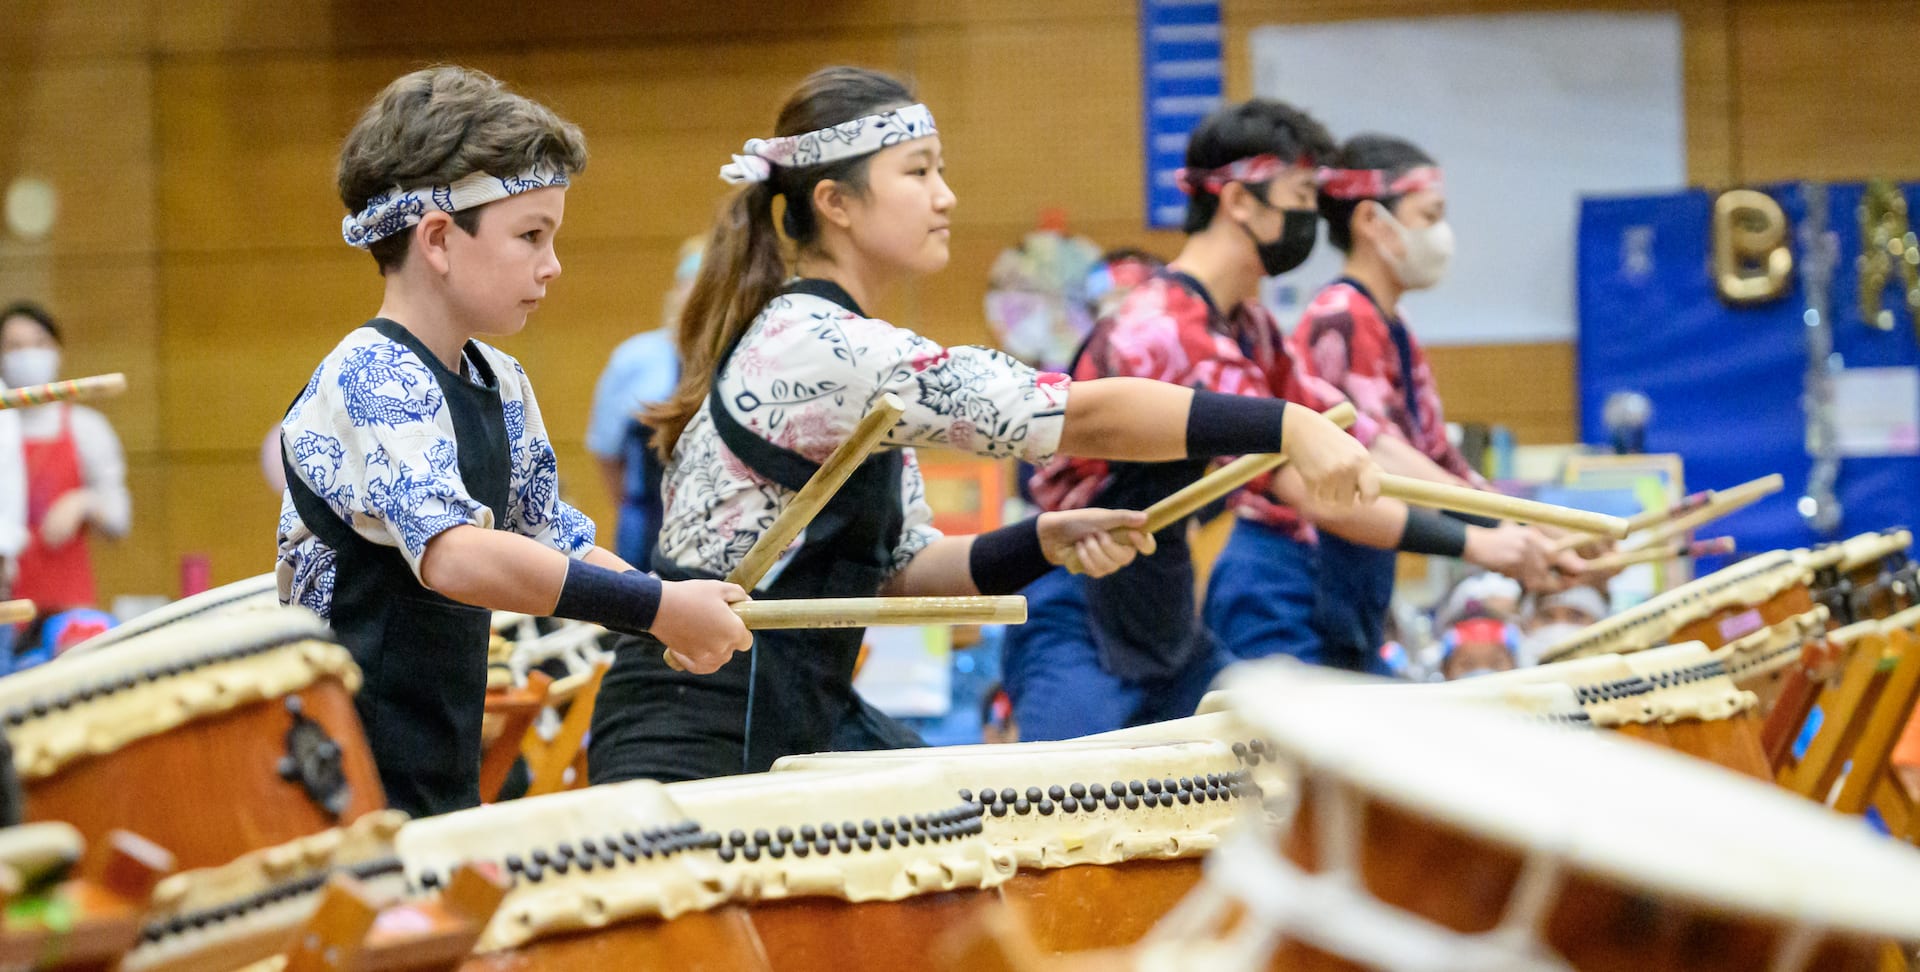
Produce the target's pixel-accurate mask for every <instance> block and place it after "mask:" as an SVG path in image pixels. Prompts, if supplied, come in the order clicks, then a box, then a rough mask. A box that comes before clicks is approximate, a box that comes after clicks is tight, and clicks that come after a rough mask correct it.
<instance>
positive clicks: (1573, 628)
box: [1520, 621, 1587, 665]
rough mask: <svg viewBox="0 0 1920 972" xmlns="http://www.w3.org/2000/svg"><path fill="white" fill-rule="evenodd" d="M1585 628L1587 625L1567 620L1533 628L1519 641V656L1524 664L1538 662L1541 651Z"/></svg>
mask: <svg viewBox="0 0 1920 972" xmlns="http://www.w3.org/2000/svg"><path fill="white" fill-rule="evenodd" d="M1586 629H1587V626H1586V625H1584V624H1573V623H1571V622H1567V621H1556V622H1554V623H1553V624H1547V625H1542V626H1540V627H1538V628H1535V629H1534V630H1533V632H1532V633H1531V634H1528V635H1527V636H1526V638H1525V639H1523V640H1522V641H1521V642H1520V657H1521V659H1523V663H1524V664H1528V665H1534V664H1538V663H1539V661H1540V653H1541V652H1544V651H1546V650H1547V649H1548V648H1552V647H1553V646H1554V645H1557V644H1559V643H1561V642H1563V641H1566V640H1567V639H1569V638H1571V637H1573V636H1574V635H1577V634H1579V633H1580V632H1582V631H1585V630H1586Z"/></svg>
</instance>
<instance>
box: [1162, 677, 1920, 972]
mask: <svg viewBox="0 0 1920 972" xmlns="http://www.w3.org/2000/svg"><path fill="white" fill-rule="evenodd" d="M1228 679H1229V684H1230V685H1231V687H1232V688H1233V690H1234V691H1233V693H1232V694H1231V696H1230V697H1231V698H1232V699H1234V700H1236V701H1246V700H1254V699H1257V700H1258V701H1259V704H1258V705H1257V706H1255V705H1252V704H1248V705H1246V706H1244V707H1243V708H1242V709H1241V711H1240V715H1241V716H1242V717H1243V718H1244V720H1245V721H1246V722H1247V723H1248V724H1249V725H1251V726H1253V727H1255V728H1256V729H1257V730H1258V731H1260V732H1261V734H1262V735H1263V737H1264V738H1265V739H1267V740H1268V744H1269V746H1271V747H1272V748H1273V749H1274V750H1275V751H1276V752H1277V753H1278V754H1279V759H1278V760H1277V762H1275V763H1274V764H1273V767H1272V769H1271V770H1270V771H1278V772H1281V773H1287V774H1290V775H1291V776H1292V779H1291V780H1290V781H1289V782H1288V784H1287V785H1286V786H1284V787H1283V789H1285V790H1286V791H1287V792H1291V793H1294V794H1297V796H1298V802H1297V808H1296V810H1295V812H1294V813H1293V814H1292V816H1291V818H1290V819H1289V820H1288V821H1287V822H1286V824H1285V825H1283V827H1282V828H1281V830H1280V831H1279V832H1278V833H1276V832H1274V831H1272V830H1270V829H1268V830H1255V829H1248V830H1243V831H1238V832H1236V833H1234V834H1232V835H1230V836H1229V837H1228V839H1227V842H1226V843H1225V844H1224V845H1223V846H1222V848H1221V850H1220V851H1217V852H1216V853H1215V854H1214V855H1213V856H1212V857H1210V858H1209V859H1208V862H1207V866H1206V871H1207V879H1206V881H1205V882H1204V883H1203V884H1202V885H1201V887H1200V888H1199V889H1198V890H1197V892H1196V893H1195V895H1194V896H1193V897H1192V898H1190V899H1189V900H1188V901H1187V902H1185V903H1183V904H1182V906H1181V908H1180V909H1178V910H1177V911H1176V912H1175V913H1174V914H1173V915H1172V916H1170V918H1169V920H1168V921H1167V922H1165V923H1163V924H1162V926H1161V927H1159V928H1157V929H1155V931H1154V932H1153V934H1151V935H1150V936H1149V937H1148V939H1147V940H1146V941H1145V942H1143V943H1142V945H1141V947H1140V948H1139V949H1138V950H1136V952H1135V958H1136V959H1137V960H1136V961H1132V962H1131V967H1132V968H1138V969H1145V968H1161V967H1192V968H1208V969H1221V970H1235V969H1252V968H1270V969H1278V970H1286V972H1298V970H1315V972H1318V970H1330V969H1364V968H1395V969H1399V968H1420V969H1430V970H1446V972H1454V970H1459V972H1465V970H1470V969H1492V968H1504V969H1527V970H1564V969H1580V970H1607V972H1612V970H1622V972H1624V970H1634V972H1642V970H1664V969H1672V970H1683V969H1684V970H1688V972H1700V970H1723V969H1724V970H1729V972H1731V970H1756V969H1768V970H1774V972H1794V970H1806V969H1819V970H1856V969H1858V970H1863V972H1864V970H1872V969H1877V968H1880V965H1879V961H1880V959H1881V957H1882V954H1883V949H1885V947H1886V945H1887V943H1888V942H1889V941H1900V942H1906V943H1911V942H1914V941H1920V909H1916V908H1914V906H1913V902H1914V901H1915V900H1920V854H1916V853H1915V852H1913V851H1912V850H1911V849H1908V848H1904V847H1900V846H1898V845H1895V844H1892V843H1889V842H1887V841H1884V840H1882V839H1880V838H1877V837H1874V836H1872V835H1870V834H1868V833H1866V832H1865V831H1864V830H1863V829H1862V828H1860V827H1859V826H1858V825H1857V823H1855V822H1852V821H1847V820H1845V819H1843V818H1840V817H1837V816H1835V815H1834V814H1832V813H1831V812H1829V811H1827V810H1825V809H1823V808H1820V807H1817V806H1814V805H1811V804H1809V803H1807V802H1805V801H1801V800H1799V799H1797V798H1795V797H1794V796H1792V795H1790V794H1788V793H1785V792H1784V791H1781V790H1778V789H1777V788H1774V787H1771V786H1768V785H1766V784H1763V783H1759V782H1757V781H1754V780H1751V779H1745V778H1742V777H1740V776H1738V775H1735V774H1732V773H1728V772H1725V771H1723V770H1720V769H1717V768H1715V767H1711V766H1705V765H1703V764H1701V763H1700V762H1698V761H1696V760H1689V759H1685V758H1682V757H1680V756H1678V755H1676V754H1673V753H1663V752H1660V751H1658V750H1656V749H1653V748H1651V747H1645V746H1636V745H1633V744H1630V743H1628V742H1625V741H1623V740H1620V739H1618V738H1616V737H1613V736H1611V734H1608V733H1583V732H1567V731H1565V730H1563V729H1557V728H1555V727H1552V726H1549V725H1546V724H1544V723H1542V722H1540V721H1539V720H1530V719H1523V718H1515V717H1514V716H1513V715H1511V714H1509V713H1504V712H1502V711H1500V710H1499V709H1498V708H1495V707H1489V706H1486V705H1484V704H1478V703H1475V702H1473V701H1472V700H1469V699H1465V698H1462V697H1459V696H1449V695H1447V694H1442V693H1428V694H1426V695H1424V696H1422V695H1418V694H1416V693H1413V692H1405V691H1402V692H1388V691H1376V692H1364V691H1357V690H1352V689H1350V688H1345V687H1343V686H1337V685H1334V684H1330V683H1329V682H1328V681H1327V680H1326V679H1325V678H1324V677H1323V676H1315V675H1313V674H1312V673H1310V672H1304V671H1300V670H1297V669H1289V668H1287V667H1284V666H1271V665H1254V666H1248V667H1247V668H1245V669H1241V670H1236V672H1235V673H1232V674H1230V675H1229V676H1228ZM1256 777H1257V778H1258V777H1260V774H1259V773H1256ZM1262 782H1263V783H1264V779H1262ZM1182 962H1184V963H1185V964H1180V963H1182ZM1164 963H1173V964H1164Z"/></svg>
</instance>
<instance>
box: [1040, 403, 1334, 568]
mask: <svg viewBox="0 0 1920 972" xmlns="http://www.w3.org/2000/svg"><path fill="white" fill-rule="evenodd" d="M1320 414H1321V415H1324V416H1326V419H1327V421H1329V422H1332V423H1333V424H1335V425H1338V426H1340V427H1341V428H1343V429H1349V428H1352V427H1353V422H1354V418H1355V413H1354V410H1353V404H1352V403H1351V402H1341V403H1340V404H1338V405H1335V406H1334V407H1332V408H1330V409H1327V410H1326V411H1324V412H1321V413H1320ZM1286 462H1287V455H1286V453H1284V452H1261V453H1255V454H1253V455H1247V456H1241V457H1240V458H1238V459H1235V460H1233V461H1232V462H1229V463H1227V464H1226V465H1224V466H1221V467H1220V468H1218V469H1215V470H1214V471H1212V472H1210V473H1207V474H1206V475H1204V476H1202V477H1200V478H1199V479H1196V480H1194V481H1193V482H1191V483H1188V484H1187V485H1185V486H1183V487H1181V488H1180V490H1179V491H1178V492H1176V493H1174V494H1173V495H1171V496H1169V497H1167V498H1166V499H1163V500H1161V501H1160V502H1158V503H1155V504H1153V505H1152V506H1149V507H1147V525H1146V527H1145V528H1144V529H1145V530H1146V531H1147V532H1148V533H1159V532H1160V531H1162V530H1165V529H1166V528H1167V527H1170V526H1172V525H1174V524H1175V523H1178V522H1180V521H1181V520H1182V519H1184V518H1186V517H1188V516H1191V515H1193V514H1194V513H1196V512H1198V511H1199V510H1200V508H1201V507H1203V506H1206V505H1207V504H1208V503H1211V502H1213V501H1214V500H1217V499H1219V498H1220V497H1222V496H1225V495H1227V494H1228V493H1231V492H1233V491H1234V490H1236V489H1239V488H1240V487H1242V486H1245V485H1246V484H1247V483H1250V482H1252V481H1253V480H1255V479H1257V478H1259V477H1260V476H1261V475H1262V474H1263V473H1267V472H1271V471H1273V470H1275V469H1278V468H1280V467H1281V466H1284V465H1286ZM1066 567H1067V572H1068V573H1073V574H1080V573H1085V570H1084V568H1083V567H1082V565H1081V563H1080V555H1079V554H1077V553H1074V552H1073V551H1071V550H1069V551H1068V552H1067V562H1066Z"/></svg>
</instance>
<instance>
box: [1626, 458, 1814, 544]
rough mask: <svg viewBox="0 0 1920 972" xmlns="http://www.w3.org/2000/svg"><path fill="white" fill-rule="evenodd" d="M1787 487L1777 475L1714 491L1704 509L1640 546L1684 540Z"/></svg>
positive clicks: (1648, 535) (1646, 536)
mask: <svg viewBox="0 0 1920 972" xmlns="http://www.w3.org/2000/svg"><path fill="white" fill-rule="evenodd" d="M1785 485H1786V480H1784V479H1782V478H1780V474H1779V473H1774V474H1773V475H1771V476H1762V477H1760V478H1759V479H1755V480H1753V481H1751V482H1745V483H1741V484H1740V485H1738V486H1735V487H1733V488H1732V489H1722V490H1715V491H1714V494H1713V499H1711V500H1709V501H1707V504H1706V505H1705V506H1702V507H1700V508H1699V509H1697V510H1694V511H1693V512H1692V513H1688V514H1686V515H1685V516H1682V517H1679V518H1678V519H1674V520H1669V521H1667V522H1666V523H1662V524H1660V525H1659V526H1657V527H1654V528H1653V529H1651V530H1648V531H1647V532H1645V533H1643V534H1641V537H1642V542H1643V543H1644V544H1646V545H1648V546H1651V545H1653V544H1657V543H1665V542H1666V541H1668V540H1671V539H1673V538H1674V537H1680V536H1685V535H1687V534H1688V533H1691V532H1693V530H1694V529H1695V528H1697V527H1699V526H1701V525H1703V524H1706V523H1711V522H1713V521H1714V520H1717V519H1719V518H1721V517H1723V516H1726V515H1727V514H1729V513H1732V512H1733V511H1735V510H1739V509H1744V508H1746V507H1749V506H1752V505H1753V504H1755V503H1758V502H1760V501H1761V500H1763V499H1765V498H1767V497H1769V496H1772V495H1773V494H1775V493H1777V492H1779V491H1780V489H1781V487H1783V486H1785Z"/></svg>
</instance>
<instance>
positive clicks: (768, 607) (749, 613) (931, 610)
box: [733, 594, 1027, 631]
mask: <svg viewBox="0 0 1920 972" xmlns="http://www.w3.org/2000/svg"><path fill="white" fill-rule="evenodd" d="M733 613H735V614H738V615H739V616H740V620H741V621H743V622H745V623H746V625H747V627H748V628H749V629H750V630H753V631H766V630H769V629H773V628H868V627H872V626H874V625H882V624H904V625H922V624H945V625H964V624H1020V623H1022V622H1024V621H1026V620H1027V599H1026V598H1024V597H1021V596H1020V595H1018V594H1006V595H998V596H992V597H989V596H985V595H978V596H972V597H816V598H807V599H804V600H792V601H742V602H740V603H739V604H735V605H734V606H733Z"/></svg>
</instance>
